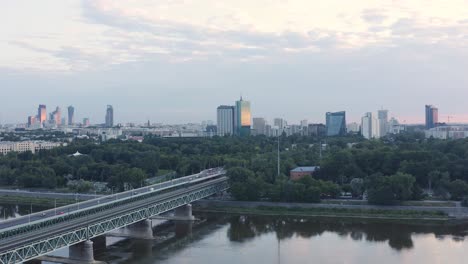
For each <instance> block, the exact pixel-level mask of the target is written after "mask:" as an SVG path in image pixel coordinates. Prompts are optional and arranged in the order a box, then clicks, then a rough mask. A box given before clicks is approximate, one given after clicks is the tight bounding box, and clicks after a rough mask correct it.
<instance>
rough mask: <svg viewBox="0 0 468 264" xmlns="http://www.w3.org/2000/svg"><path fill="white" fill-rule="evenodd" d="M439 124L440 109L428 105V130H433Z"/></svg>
mask: <svg viewBox="0 0 468 264" xmlns="http://www.w3.org/2000/svg"><path fill="white" fill-rule="evenodd" d="M438 122H439V109H437V107H435V106H433V105H426V129H431V128H434V127H435V126H436V124H437V123H438Z"/></svg>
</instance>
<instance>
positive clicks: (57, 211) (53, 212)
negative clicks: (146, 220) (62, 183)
mask: <svg viewBox="0 0 468 264" xmlns="http://www.w3.org/2000/svg"><path fill="white" fill-rule="evenodd" d="M221 174H224V170H223V169H222V168H216V169H210V170H204V171H202V172H200V173H198V174H194V175H190V176H186V177H182V178H178V179H174V180H171V181H167V182H163V183H159V184H154V185H150V186H146V187H143V188H139V189H134V190H130V191H126V192H121V193H116V194H113V195H108V196H102V197H99V198H95V199H92V200H87V201H84V202H80V203H75V204H71V205H66V206H62V207H57V208H54V209H50V210H47V211H41V212H36V213H33V214H28V215H25V216H22V217H18V218H11V219H8V220H6V221H2V222H0V232H2V231H4V230H3V229H7V228H13V227H18V226H20V225H25V224H29V223H32V222H35V221H43V220H45V219H46V218H51V217H54V216H57V217H59V216H60V215H64V214H69V213H72V212H76V211H78V210H85V209H87V208H90V207H92V206H98V205H101V204H106V203H110V202H113V201H115V200H122V199H126V198H130V197H133V196H136V195H140V194H144V193H148V192H157V191H162V190H165V189H169V188H173V187H177V186H180V185H183V184H189V183H190V184H192V183H196V182H199V181H202V180H206V179H209V178H213V177H217V176H219V175H221Z"/></svg>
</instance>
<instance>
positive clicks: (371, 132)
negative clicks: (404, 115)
mask: <svg viewBox="0 0 468 264" xmlns="http://www.w3.org/2000/svg"><path fill="white" fill-rule="evenodd" d="M361 134H362V136H363V137H364V138H367V139H371V138H378V137H379V122H378V120H377V118H375V116H374V115H373V114H372V113H370V112H369V113H366V114H365V115H364V116H363V117H362V120H361Z"/></svg>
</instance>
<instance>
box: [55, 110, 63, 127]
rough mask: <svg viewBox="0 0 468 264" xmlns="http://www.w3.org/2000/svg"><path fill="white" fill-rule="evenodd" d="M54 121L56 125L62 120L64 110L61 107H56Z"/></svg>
mask: <svg viewBox="0 0 468 264" xmlns="http://www.w3.org/2000/svg"><path fill="white" fill-rule="evenodd" d="M54 122H55V124H56V125H60V124H61V122H62V110H61V109H60V107H58V106H57V107H56V108H55V111H54Z"/></svg>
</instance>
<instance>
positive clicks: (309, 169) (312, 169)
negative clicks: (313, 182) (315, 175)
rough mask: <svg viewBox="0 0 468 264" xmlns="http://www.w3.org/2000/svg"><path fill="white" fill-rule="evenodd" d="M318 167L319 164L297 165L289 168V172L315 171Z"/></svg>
mask: <svg viewBox="0 0 468 264" xmlns="http://www.w3.org/2000/svg"><path fill="white" fill-rule="evenodd" d="M318 169H320V167H319V166H311V167H297V168H295V169H294V170H291V172H315V171H316V170H318Z"/></svg>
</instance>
